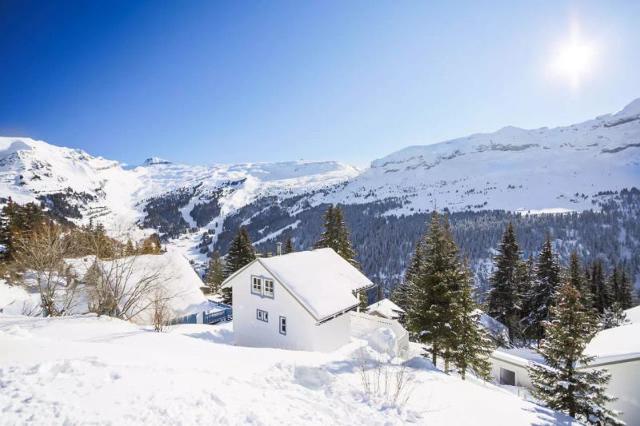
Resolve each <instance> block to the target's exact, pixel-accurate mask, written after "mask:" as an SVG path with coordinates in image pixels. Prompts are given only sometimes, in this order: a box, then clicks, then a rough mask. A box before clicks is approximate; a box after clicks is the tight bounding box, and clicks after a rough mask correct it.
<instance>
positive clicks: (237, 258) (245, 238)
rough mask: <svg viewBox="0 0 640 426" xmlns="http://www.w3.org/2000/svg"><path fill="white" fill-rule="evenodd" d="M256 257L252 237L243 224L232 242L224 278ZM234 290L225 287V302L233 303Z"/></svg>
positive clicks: (225, 265)
mask: <svg viewBox="0 0 640 426" xmlns="http://www.w3.org/2000/svg"><path fill="white" fill-rule="evenodd" d="M255 258H256V253H255V250H254V248H253V245H251V239H250V238H249V233H248V232H247V229H246V228H245V227H244V226H243V227H241V228H240V229H239V230H238V233H237V234H236V236H235V238H234V239H233V241H232V242H231V246H230V247H229V252H228V253H227V257H226V259H225V264H224V269H223V271H224V278H227V277H229V276H230V275H231V274H233V273H234V272H236V271H237V270H239V269H240V268H242V267H243V266H245V265H247V264H248V263H250V262H251V261H253V260H254V259H255ZM232 297H233V296H232V291H231V288H225V289H223V290H222V298H223V301H224V302H225V303H229V304H231V303H232Z"/></svg>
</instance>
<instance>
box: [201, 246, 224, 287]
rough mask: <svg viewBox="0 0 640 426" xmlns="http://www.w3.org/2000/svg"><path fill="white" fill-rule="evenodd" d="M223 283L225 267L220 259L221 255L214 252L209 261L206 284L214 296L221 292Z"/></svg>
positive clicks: (205, 277)
mask: <svg viewBox="0 0 640 426" xmlns="http://www.w3.org/2000/svg"><path fill="white" fill-rule="evenodd" d="M222 281H224V265H223V263H222V259H221V258H220V253H218V252H217V251H214V252H213V255H212V256H211V259H210V260H209V266H208V268H207V273H206V274H205V276H204V283H205V284H206V285H207V287H209V290H210V291H211V293H212V294H216V293H218V292H219V291H220V284H222Z"/></svg>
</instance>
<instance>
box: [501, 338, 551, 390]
mask: <svg viewBox="0 0 640 426" xmlns="http://www.w3.org/2000/svg"><path fill="white" fill-rule="evenodd" d="M490 361H491V376H492V377H493V380H494V381H495V382H496V383H497V384H500V385H506V386H516V387H520V388H526V389H531V388H532V387H533V386H532V384H531V378H530V377H529V370H528V367H529V365H530V364H531V363H538V364H543V363H544V358H542V356H541V355H540V354H539V353H537V352H536V351H534V350H533V349H528V348H498V349H496V350H495V351H493V353H492V354H491V356H490Z"/></svg>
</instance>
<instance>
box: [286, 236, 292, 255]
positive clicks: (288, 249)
mask: <svg viewBox="0 0 640 426" xmlns="http://www.w3.org/2000/svg"><path fill="white" fill-rule="evenodd" d="M294 251H295V249H294V248H293V240H292V239H291V237H289V238H287V240H286V241H285V242H284V254H289V253H293V252H294Z"/></svg>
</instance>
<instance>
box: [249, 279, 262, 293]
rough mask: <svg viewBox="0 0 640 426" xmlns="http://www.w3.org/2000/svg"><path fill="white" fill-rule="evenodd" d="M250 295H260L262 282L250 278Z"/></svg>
mask: <svg viewBox="0 0 640 426" xmlns="http://www.w3.org/2000/svg"><path fill="white" fill-rule="evenodd" d="M251 280H252V284H251V293H253V294H259V295H262V280H261V279H260V278H258V277H252V278H251Z"/></svg>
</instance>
